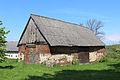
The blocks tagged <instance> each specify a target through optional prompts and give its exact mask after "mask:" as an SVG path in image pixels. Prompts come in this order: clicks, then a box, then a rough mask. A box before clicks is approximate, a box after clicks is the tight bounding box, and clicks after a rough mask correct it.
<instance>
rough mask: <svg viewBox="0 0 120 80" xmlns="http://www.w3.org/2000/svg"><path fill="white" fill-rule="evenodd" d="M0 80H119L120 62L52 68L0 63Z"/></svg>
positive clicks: (19, 63) (18, 63) (13, 62)
mask: <svg viewBox="0 0 120 80" xmlns="http://www.w3.org/2000/svg"><path fill="white" fill-rule="evenodd" d="M0 80H120V60H109V61H108V62H104V63H93V64H85V65H69V66H62V67H60V66H55V67H54V68H52V67H46V66H44V65H40V64H29V65H25V64H24V63H23V62H16V60H9V61H8V63H0Z"/></svg>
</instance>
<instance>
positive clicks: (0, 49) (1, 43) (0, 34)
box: [0, 21, 10, 62]
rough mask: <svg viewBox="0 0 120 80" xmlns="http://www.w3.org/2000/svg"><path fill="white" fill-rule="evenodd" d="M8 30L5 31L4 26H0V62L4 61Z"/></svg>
mask: <svg viewBox="0 0 120 80" xmlns="http://www.w3.org/2000/svg"><path fill="white" fill-rule="evenodd" d="M2 24H3V23H2V21H0V25H2ZM9 32H10V31H5V27H2V28H0V62H3V61H5V59H6V57H5V52H6V49H5V47H6V44H5V43H6V42H7V41H6V40H5V39H6V34H8V33H9Z"/></svg>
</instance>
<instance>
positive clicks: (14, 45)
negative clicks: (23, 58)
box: [5, 41, 18, 51]
mask: <svg viewBox="0 0 120 80" xmlns="http://www.w3.org/2000/svg"><path fill="white" fill-rule="evenodd" d="M17 43H18V42H17V41H9V42H7V43H6V48H5V49H6V50H7V51H18V48H17Z"/></svg>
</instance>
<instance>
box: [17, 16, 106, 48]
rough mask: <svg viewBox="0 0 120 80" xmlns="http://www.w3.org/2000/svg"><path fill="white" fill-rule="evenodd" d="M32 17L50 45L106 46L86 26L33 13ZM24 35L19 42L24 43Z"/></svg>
mask: <svg viewBox="0 0 120 80" xmlns="http://www.w3.org/2000/svg"><path fill="white" fill-rule="evenodd" d="M30 19H32V21H33V22H34V25H35V26H36V27H37V29H38V31H39V32H40V34H41V35H42V37H43V38H44V39H45V40H46V41H47V43H48V44H49V45H50V46H104V43H103V42H102V41H101V40H100V39H99V38H98V37H97V36H95V35H94V33H93V32H91V30H90V29H88V28H86V27H81V26H79V25H77V24H72V23H68V22H64V21H60V20H56V19H52V18H47V17H43V16H38V15H33V14H32V15H31V16H30ZM30 19H29V21H30ZM29 21H28V24H29ZM26 27H27V26H26ZM26 29H27V28H25V30H24V32H25V31H26ZM24 32H23V34H22V36H24ZM22 36H21V38H20V41H19V43H18V44H22V43H24V40H22ZM37 37H39V36H37ZM21 41H22V42H21Z"/></svg>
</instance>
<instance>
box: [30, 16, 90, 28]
mask: <svg viewBox="0 0 120 80" xmlns="http://www.w3.org/2000/svg"><path fill="white" fill-rule="evenodd" d="M32 15H33V16H38V17H42V18H47V19H52V20H56V21H60V22H64V23H69V24H72V25H77V26H80V25H78V24H75V23H70V22H66V21H62V20H58V19H54V18H49V17H45V16H40V15H36V14H30V16H32ZM80 27H82V28H85V29H89V28H87V27H83V26H80Z"/></svg>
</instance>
